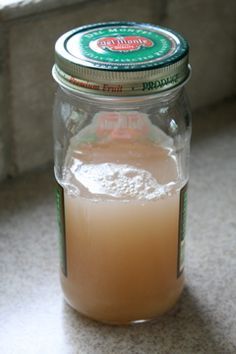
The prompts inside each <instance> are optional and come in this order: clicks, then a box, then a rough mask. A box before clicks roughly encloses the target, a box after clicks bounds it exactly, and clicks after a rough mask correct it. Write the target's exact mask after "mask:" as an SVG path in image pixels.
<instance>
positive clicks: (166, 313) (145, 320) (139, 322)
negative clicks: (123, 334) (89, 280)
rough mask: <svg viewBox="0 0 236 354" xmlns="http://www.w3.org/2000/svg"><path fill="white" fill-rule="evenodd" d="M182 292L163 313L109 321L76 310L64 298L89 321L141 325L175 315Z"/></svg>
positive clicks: (112, 324) (116, 324) (114, 324)
mask: <svg viewBox="0 0 236 354" xmlns="http://www.w3.org/2000/svg"><path fill="white" fill-rule="evenodd" d="M182 292H183V291H181V294H180V295H179V297H178V299H177V300H176V302H175V303H174V304H173V305H172V306H170V308H169V309H166V310H165V311H164V312H163V313H160V314H157V315H155V316H153V317H150V318H143V319H142V318H141V319H135V320H128V321H112V320H111V321H109V320H103V319H100V318H95V317H92V316H90V315H87V314H86V313H83V312H81V311H78V310H77V309H76V308H75V307H74V306H73V305H72V304H71V303H70V301H69V300H68V299H67V298H66V297H65V296H64V300H65V302H66V304H67V305H68V306H69V307H70V308H71V309H72V310H73V311H75V312H76V313H77V314H78V315H80V316H82V317H84V318H86V319H89V320H91V321H95V322H97V323H101V324H104V325H109V326H138V325H142V324H145V323H152V322H156V321H158V320H160V319H161V318H163V317H164V316H173V315H175V314H176V313H177V312H178V310H179V306H180V299H181V295H182Z"/></svg>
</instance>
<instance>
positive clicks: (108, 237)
mask: <svg viewBox="0 0 236 354" xmlns="http://www.w3.org/2000/svg"><path fill="white" fill-rule="evenodd" d="M68 161H69V162H68V164H69V166H70V169H71V171H72V172H71V175H70V181H71V183H72V182H73V185H74V186H75V185H76V186H78V189H79V190H80V195H73V193H71V191H70V192H69V191H67V189H66V188H65V192H64V198H65V200H64V202H65V228H66V252H67V277H65V276H64V275H63V274H61V282H62V287H63V290H64V293H65V296H66V299H67V301H68V302H69V304H70V305H71V306H72V307H74V308H75V309H77V310H78V311H79V312H80V313H82V314H85V315H87V316H89V317H91V318H94V319H96V320H99V321H103V322H110V323H129V322H132V321H138V320H146V319H152V318H155V317H157V316H159V315H161V314H163V313H165V312H166V311H168V310H169V309H171V308H172V307H173V306H174V304H175V303H176V301H177V299H178V297H179V296H180V293H181V291H182V288H183V275H181V276H180V277H177V255H178V226H179V188H177V184H176V183H175V182H176V181H177V180H178V171H177V167H176V161H175V159H174V158H173V157H172V156H171V154H170V151H169V150H165V149H163V148H161V147H158V146H155V145H153V144H151V143H136V144H135V145H134V144H132V146H131V145H129V143H124V142H121V143H119V142H117V143H114V142H113V143H112V144H109V143H107V144H102V145H96V144H94V145H87V146H86V145H84V146H81V147H79V148H78V150H77V151H73V152H72V153H71V156H70V158H69V160H68Z"/></svg>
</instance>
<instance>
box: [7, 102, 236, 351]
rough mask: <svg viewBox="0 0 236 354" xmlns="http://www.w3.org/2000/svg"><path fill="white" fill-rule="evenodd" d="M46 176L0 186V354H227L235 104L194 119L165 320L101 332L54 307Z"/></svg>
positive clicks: (234, 242)
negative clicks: (180, 290) (181, 235)
mask: <svg viewBox="0 0 236 354" xmlns="http://www.w3.org/2000/svg"><path fill="white" fill-rule="evenodd" d="M52 188H53V178H52V170H48V171H44V172H39V173H33V174H28V175H25V176H23V177H21V178H19V179H16V180H11V181H7V182H4V183H3V184H2V185H1V187H0V196H1V197H0V209H1V211H0V252H1V254H0V271H1V281H0V354H21V353H22V354H23V353H24V354H77V353H79V354H90V353H91V354H98V353H99V354H100V353H101V354H106V353H107V354H111V353H115V354H119V353H124V354H131V353H135V354H150V353H151V354H152V353H160V354H162V353H163V354H164V353H166V354H202V353H206V354H217V353H219V354H231V353H232V354H233V353H236V211H235V210H236V194H235V189H236V104H235V103H233V102H231V103H230V102H229V103H225V104H224V105H221V106H218V107H215V108H213V109H211V110H210V111H209V110H206V111H204V112H201V113H199V114H196V115H195V117H194V137H193V142H192V163H191V182H190V188H189V210H188V211H189V213H188V235H187V236H188V239H187V259H186V278H187V279H186V287H185V291H184V294H183V296H182V298H181V301H180V303H179V308H178V310H177V312H176V313H175V314H172V315H168V316H165V317H163V318H162V319H160V320H158V321H157V322H155V323H149V324H142V325H136V326H130V327H112V326H107V325H101V324H98V323H96V322H93V321H91V320H88V319H86V318H84V317H81V316H79V315H78V314H77V313H75V311H73V310H72V309H70V308H69V306H68V305H66V304H65V303H64V301H63V298H62V294H61V290H60V285H59V279H58V272H57V267H58V257H57V245H56V244H57V227H56V221H55V211H54V200H53V192H52Z"/></svg>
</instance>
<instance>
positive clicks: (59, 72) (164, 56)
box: [53, 22, 190, 96]
mask: <svg viewBox="0 0 236 354" xmlns="http://www.w3.org/2000/svg"><path fill="white" fill-rule="evenodd" d="M188 51H189V47H188V43H187V41H186V40H185V39H184V38H183V37H182V36H181V35H179V34H178V33H176V32H174V31H173V30H170V29H167V28H163V27H159V26H155V25H150V24H145V23H136V22H107V23H98V24H92V25H88V26H83V27H79V28H76V29H73V30H71V31H69V32H67V33H65V34H64V35H62V36H61V37H60V38H59V39H58V40H57V42H56V45H55V65H54V67H53V77H54V79H55V80H56V81H57V82H58V83H59V84H60V85H61V86H64V87H66V88H68V89H72V90H76V91H83V92H87V93H93V94H99V95H110V96H133V95H146V94H153V93H156V92H161V91H165V90H170V89H172V88H174V87H176V86H179V85H181V84H182V83H184V82H185V81H186V80H187V78H188V77H189V73H190V67H189V65H188Z"/></svg>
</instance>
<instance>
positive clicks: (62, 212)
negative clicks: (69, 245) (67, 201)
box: [55, 182, 67, 276]
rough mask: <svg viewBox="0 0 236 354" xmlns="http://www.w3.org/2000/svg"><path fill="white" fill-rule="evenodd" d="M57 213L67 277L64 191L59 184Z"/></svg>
mask: <svg viewBox="0 0 236 354" xmlns="http://www.w3.org/2000/svg"><path fill="white" fill-rule="evenodd" d="M55 194H56V211H57V223H58V231H59V232H58V235H59V254H60V265H61V270H62V272H63V274H64V275H65V276H67V261H66V232H65V231H66V230H65V209H64V190H63V188H62V187H61V186H60V184H59V183H57V182H56V187H55Z"/></svg>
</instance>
